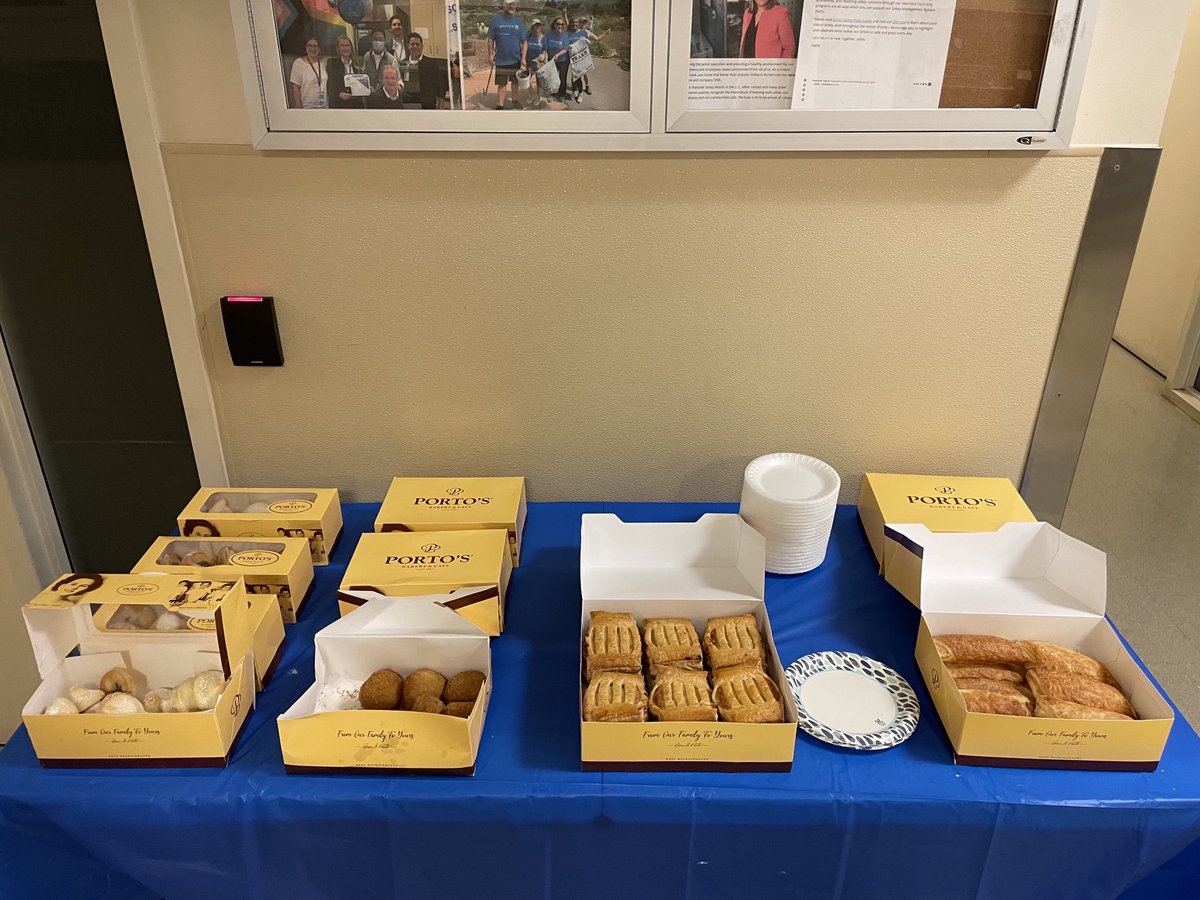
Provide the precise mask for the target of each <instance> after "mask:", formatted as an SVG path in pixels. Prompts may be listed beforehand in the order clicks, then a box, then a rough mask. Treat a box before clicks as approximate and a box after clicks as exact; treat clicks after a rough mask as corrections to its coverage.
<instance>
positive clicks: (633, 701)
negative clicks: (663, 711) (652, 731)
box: [583, 672, 646, 722]
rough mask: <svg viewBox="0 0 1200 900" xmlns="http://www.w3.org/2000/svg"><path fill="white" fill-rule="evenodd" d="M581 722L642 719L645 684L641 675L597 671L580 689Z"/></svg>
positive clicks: (633, 720)
mask: <svg viewBox="0 0 1200 900" xmlns="http://www.w3.org/2000/svg"><path fill="white" fill-rule="evenodd" d="M583 720H584V721H585V722H645V721H646V683H645V682H644V681H643V680H642V676H641V675H631V674H629V673H628V672H600V673H599V674H597V675H595V676H594V677H593V678H592V679H591V681H589V682H588V686H587V690H585V691H584V692H583Z"/></svg>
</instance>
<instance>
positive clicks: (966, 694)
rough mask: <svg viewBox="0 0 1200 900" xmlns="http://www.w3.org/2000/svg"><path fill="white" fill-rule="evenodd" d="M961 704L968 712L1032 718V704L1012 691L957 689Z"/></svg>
mask: <svg viewBox="0 0 1200 900" xmlns="http://www.w3.org/2000/svg"><path fill="white" fill-rule="evenodd" d="M959 693H961V694H962V698H963V703H965V704H966V705H967V709H968V710H969V711H970V712H978V713H991V714H993V715H997V716H1032V715H1033V704H1032V703H1031V702H1030V701H1029V699H1028V698H1026V697H1023V696H1022V695H1021V694H1019V693H1017V692H1016V691H1013V692H1012V693H1011V694H1008V693H1001V692H1000V691H978V690H970V689H967V690H963V689H961V688H960V689H959Z"/></svg>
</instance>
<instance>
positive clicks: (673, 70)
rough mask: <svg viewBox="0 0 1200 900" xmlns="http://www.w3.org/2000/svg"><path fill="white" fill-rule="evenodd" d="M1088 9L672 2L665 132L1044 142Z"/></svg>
mask: <svg viewBox="0 0 1200 900" xmlns="http://www.w3.org/2000/svg"><path fill="white" fill-rule="evenodd" d="M1088 5H1091V6H1094V0H921V2H913V3H896V2H891V0H693V2H692V3H691V4H690V7H691V8H690V14H681V10H680V7H681V6H682V4H673V5H672V11H671V12H672V15H671V24H670V29H671V35H670V62H669V72H668V90H667V111H666V130H667V131H668V132H671V133H678V132H722V133H729V132H756V133H764V132H776V133H780V132H788V133H793V134H814V135H816V134H830V133H837V134H842V135H854V134H861V135H864V137H865V138H866V139H865V140H863V141H860V142H858V145H859V146H871V145H872V143H871V139H870V138H869V137H867V136H869V135H872V134H888V133H890V134H896V133H905V132H907V133H942V134H946V133H956V132H959V133H988V132H990V133H999V134H998V140H999V143H1000V145H1001V146H1003V145H1004V144H1005V141H1006V140H1008V141H1010V142H1011V143H1012V144H1013V146H1014V147H1015V146H1020V144H1018V143H1017V142H1018V141H1021V143H1022V144H1023V145H1025V146H1029V145H1033V144H1044V143H1049V142H1050V140H1051V139H1050V138H1048V137H1046V134H1047V133H1053V132H1055V130H1056V129H1057V128H1058V126H1059V125H1060V122H1061V121H1062V118H1063V117H1064V115H1065V116H1067V117H1068V118H1071V117H1073V115H1074V108H1073V106H1071V107H1070V108H1065V107H1064V100H1069V101H1070V102H1071V103H1072V104H1073V103H1074V100H1075V98H1076V97H1077V91H1076V92H1074V93H1072V92H1071V91H1070V90H1069V89H1068V85H1067V72H1068V62H1069V60H1070V58H1071V54H1072V52H1073V50H1077V49H1083V50H1086V40H1080V39H1079V38H1080V35H1079V33H1078V32H1077V23H1079V21H1080V14H1081V8H1082V7H1084V6H1088ZM1085 37H1086V38H1087V39H1090V32H1088V33H1087V34H1086V36H1085ZM1076 68H1077V69H1078V76H1079V77H1080V78H1081V77H1082V70H1083V66H1082V65H1080V66H1078V67H1076ZM1005 133H1007V134H1010V135H1011V138H1010V139H1006V138H1005V137H1004V134H1005ZM850 143H854V142H853V141H851V142H850ZM896 143H900V145H902V143H901V142H896ZM980 143H981V144H984V143H985V142H982V141H981V142H980ZM893 145H895V144H893ZM884 146H886V144H884Z"/></svg>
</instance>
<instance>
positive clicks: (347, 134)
mask: <svg viewBox="0 0 1200 900" xmlns="http://www.w3.org/2000/svg"><path fill="white" fill-rule="evenodd" d="M302 2H303V0H292V3H293V4H300V3H302ZM750 2H754V0H750ZM810 2H811V0H810ZM860 2H861V0H860ZM964 2H969V3H970V4H973V5H974V6H975V7H980V6H983V7H988V8H989V12H994V13H995V14H996V15H997V16H1001V17H1002V16H1003V15H1004V14H1007V15H1010V16H1011V17H1012V18H1013V19H1014V21H1029V19H1030V16H1029V15H1028V11H1029V10H1028V7H1030V6H1039V5H1040V7H1043V8H1048V7H1047V2H1048V0H960V4H961V3H964ZM230 3H231V9H232V10H233V18H234V29H235V34H236V37H237V41H238V50H239V58H240V62H241V67H242V75H243V83H244V87H245V93H246V101H247V108H248V111H249V114H250V122H251V129H252V134H253V139H254V145H255V147H256V148H258V149H264V150H275V149H293V150H294V149H302V150H459V151H474V150H510V151H511V150H518V151H531V150H532V151H580V152H586V151H613V150H628V151H655V150H663V151H688V152H693V151H705V150H707V151H755V150H760V151H781V150H783V151H787V150H824V151H830V150H834V151H838V150H846V151H853V150H943V149H944V150H1032V151H1044V150H1054V149H1063V148H1066V147H1068V146H1069V145H1070V134H1071V129H1072V127H1073V125H1074V121H1075V113H1076V110H1077V107H1078V102H1079V95H1080V93H1081V90H1082V86H1083V74H1084V69H1085V65H1086V61H1087V55H1088V51H1089V49H1090V45H1091V40H1092V32H1093V30H1094V26H1095V20H1096V15H1097V11H1098V7H1099V0H1055V2H1053V10H1052V13H1050V14H1049V17H1048V18H1047V16H1046V15H1045V14H1043V15H1042V16H1041V18H1043V19H1046V27H1045V47H1044V51H1045V52H1044V56H1043V57H1042V58H1041V60H1040V63H1041V68H1040V71H1038V70H1037V69H1036V68H1035V70H1034V76H1033V77H1034V80H1035V82H1036V84H1037V87H1036V102H1035V103H1033V104H1031V105H1021V106H1019V107H1018V108H1012V107H986V108H985V107H964V106H961V105H958V106H954V107H952V108H930V109H791V108H785V109H768V110H764V109H697V108H692V107H693V104H691V103H690V102H689V95H688V91H689V85H688V80H689V69H690V67H691V66H692V65H693V64H694V61H693V53H694V49H695V47H694V42H693V30H694V15H693V13H694V9H695V8H696V6H698V0H671V2H669V0H631V2H630V3H629V15H628V42H627V46H626V47H625V48H623V52H625V53H627V60H623V61H622V62H623V64H625V65H627V71H628V78H629V89H628V91H629V93H628V97H629V99H628V108H627V109H625V108H621V109H612V108H610V109H595V108H594V106H595V104H587V105H585V106H583V107H578V108H572V107H571V104H570V102H569V101H568V102H567V104H566V109H563V108H562V107H559V108H558V109H557V110H556V109H538V110H529V109H526V110H522V111H514V112H512V113H511V114H509V113H506V114H505V115H504V116H497V115H495V112H496V111H495V109H494V107H490V108H489V107H487V106H482V105H479V104H478V103H476V104H475V106H476V108H471V107H472V104H471V103H470V102H468V103H467V108H466V109H461V108H456V109H420V108H412V109H406V110H404V111H380V110H364V109H353V110H349V109H339V110H332V109H297V108H290V107H289V98H288V94H287V90H286V85H287V78H286V74H285V72H284V69H285V67H286V59H285V57H284V54H283V53H281V49H280V43H281V42H280V34H279V32H278V29H277V24H278V22H277V19H276V18H275V15H274V12H273V4H272V0H230ZM326 5H327V4H326ZM360 5H365V7H366V8H367V9H368V10H376V11H378V10H387V9H391V8H393V7H396V8H398V7H399V6H401V5H402V4H371V3H369V2H368V3H366V4H360ZM453 5H454V4H450V6H451V7H452V6H453ZM601 5H602V4H601V3H600V2H597V3H594V4H592V6H593V7H599V6H601ZM734 5H735V4H729V6H730V8H731V9H732V7H733V6H734ZM794 5H796V6H799V4H794ZM496 6H497V9H499V4H496ZM519 6H520V8H519V9H518V13H520V14H522V15H523V18H531V15H530V10H532V12H533V13H534V14H537V11H538V10H541V9H553V8H552V7H542V6H540V5H536V6H535V4H532V3H526V2H525V0H520V3H519ZM524 6H529V7H530V10H525V9H524V8H523V7H524ZM575 6H578V4H568V7H569V8H570V7H575ZM951 6H953V4H951ZM1023 9H1024V10H1025V12H1024V13H1023V12H1022V10H1023ZM380 15H381V14H380V13H378V12H376V16H377V17H379V16H380ZM542 17H543V18H545V16H542ZM736 19H737V15H736V10H735V11H733V12H731V13H730V14H729V16H728V20H729V23H730V28H732V29H735V30H738V29H737V25H736V24H735V20H736ZM747 21H748V20H747ZM809 24H810V25H811V22H809ZM477 27H479V28H482V27H483V26H477ZM955 27H956V28H957V22H956V26H955ZM800 30H801V29H800V23H799V22H797V23H796V25H795V33H796V37H797V39H799V37H800ZM954 42H955V43H961V42H960V41H959V40H958V32H957V31H956V32H955V35H954ZM293 43H294V40H293ZM731 44H732V41H731ZM952 46H954V44H952ZM800 53H801V54H803V53H804V47H801V48H800ZM735 55H736V54H735ZM1023 75H1024V77H1029V76H1028V72H1025V73H1023ZM489 83H490V82H489ZM492 90H493V91H494V90H495V88H494V85H492ZM488 96H493V95H488ZM620 105H622V106H623V105H624V104H623V102H620ZM589 106H591V107H593V108H588V107H589Z"/></svg>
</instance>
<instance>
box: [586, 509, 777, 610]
mask: <svg viewBox="0 0 1200 900" xmlns="http://www.w3.org/2000/svg"><path fill="white" fill-rule="evenodd" d="M765 547H766V541H765V539H764V538H763V537H762V535H760V534H759V533H758V532H757V531H755V530H754V529H753V528H751V527H750V526H749V525H747V524H746V522H745V521H743V520H742V518H741V517H740V516H738V515H735V514H732V513H707V514H705V515H704V516H701V517H700V519H699V520H698V521H696V522H669V523H663V522H653V523H642V522H622V521H621V520H620V519H619V518H617V516H615V515H614V514H612V513H596V514H588V515H585V516H583V524H582V549H581V551H580V573H581V575H580V578H581V589H582V591H583V596H584V599H585V601H621V600H742V599H746V598H753V599H756V600H759V601H761V600H762V599H763V598H764V597H765V596H766V574H765V570H764V568H763V564H762V560H763V557H764V553H765Z"/></svg>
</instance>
